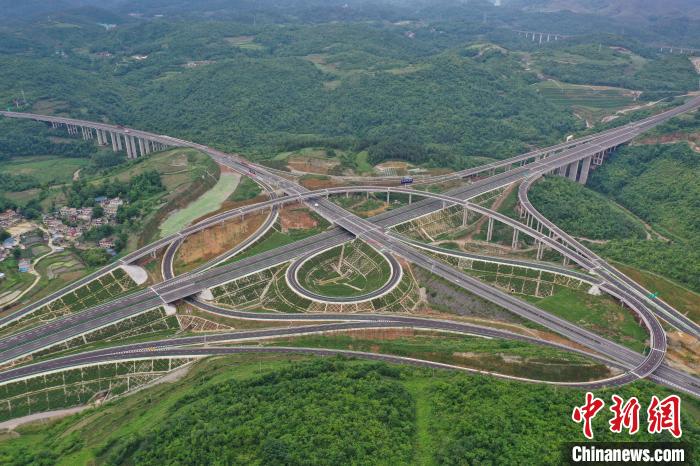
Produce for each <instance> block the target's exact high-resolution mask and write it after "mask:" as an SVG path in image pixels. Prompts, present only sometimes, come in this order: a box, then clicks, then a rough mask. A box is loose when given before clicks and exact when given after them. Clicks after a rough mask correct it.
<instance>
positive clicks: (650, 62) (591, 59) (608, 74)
mask: <svg viewBox="0 0 700 466" xmlns="http://www.w3.org/2000/svg"><path fill="white" fill-rule="evenodd" d="M581 40H582V39H579V40H576V41H572V42H579V41H581ZM644 52H645V54H644V55H645V56H640V55H636V54H634V53H632V52H631V51H629V50H626V49H623V48H618V47H610V46H608V45H603V44H596V43H590V42H588V41H585V42H581V43H574V44H572V45H566V46H563V47H560V48H558V49H553V50H552V49H547V50H543V51H541V52H539V53H537V54H535V60H536V62H537V64H538V65H539V67H540V68H541V70H542V72H543V73H544V74H545V75H547V76H552V77H555V78H557V79H560V80H562V81H565V82H569V83H574V84H597V85H602V86H615V87H622V88H627V89H634V90H639V91H644V94H643V97H644V98H646V99H647V100H651V99H654V98H662V97H669V96H672V95H677V94H683V93H685V92H687V91H689V90H692V89H694V88H695V87H696V86H697V74H696V72H695V69H694V67H693V64H692V63H691V62H690V60H688V57H687V56H684V55H663V56H658V57H655V58H653V59H652V56H651V55H650V54H649V50H645V51H644Z"/></svg>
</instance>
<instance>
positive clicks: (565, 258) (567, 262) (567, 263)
mask: <svg viewBox="0 0 700 466" xmlns="http://www.w3.org/2000/svg"><path fill="white" fill-rule="evenodd" d="M564 265H569V258H568V257H566V256H564Z"/></svg>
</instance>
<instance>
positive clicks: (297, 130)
mask: <svg viewBox="0 0 700 466" xmlns="http://www.w3.org/2000/svg"><path fill="white" fill-rule="evenodd" d="M273 3H274V2H272V1H265V2H247V1H242V0H241V1H235V2H225V1H215V0H207V1H204V2H196V6H197V8H196V9H192V11H190V10H187V9H184V10H183V11H181V12H180V13H176V12H172V13H168V11H170V10H169V8H170V6H169V5H172V4H175V5H177V4H179V3H178V2H162V1H148V2H138V3H137V2H121V1H116V0H115V1H114V2H109V3H106V4H104V5H101V6H103V8H97V7H96V6H95V5H94V4H92V3H91V2H89V1H87V0H86V1H78V0H70V1H69V0H66V3H65V5H66V6H65V8H64V9H60V8H59V7H56V8H57V9H58V10H59V11H53V10H52V11H51V12H50V14H49V13H48V12H47V14H46V15H39V14H38V13H37V12H41V11H45V9H44V10H42V8H39V7H36V8H30V7H27V9H26V10H27V11H30V10H31V11H32V12H34V13H37V15H34V16H32V15H30V14H28V13H27V14H26V15H24V16H22V15H19V14H17V15H14V16H17V17H20V18H21V20H16V21H12V22H9V23H8V24H6V25H4V26H3V27H1V28H0V104H2V106H3V108H7V107H11V108H18V109H21V110H29V111H34V112H38V113H53V114H63V115H70V116H75V117H81V118H87V119H96V120H104V121H110V122H115V123H118V124H125V125H130V126H134V127H138V128H143V129H146V130H151V131H155V132H159V133H165V134H171V135H173V136H178V137H182V138H186V139H191V140H195V141H198V142H202V143H207V144H213V145H216V146H218V147H220V148H222V149H225V150H232V151H239V152H243V153H245V154H246V155H248V156H251V157H254V158H258V159H260V158H272V157H274V156H275V155H277V154H279V153H280V152H284V151H290V150H295V149H299V148H304V147H321V148H325V149H334V150H340V151H341V153H343V154H347V153H352V154H357V153H360V152H364V151H367V153H368V154H369V155H368V157H369V159H368V160H369V162H370V163H377V162H380V161H382V160H386V159H390V158H402V159H405V160H407V161H410V162H414V163H417V164H428V165H434V166H440V167H444V168H461V167H464V166H467V165H470V164H473V163H477V162H479V163H480V162H483V157H490V158H496V159H498V158H504V157H507V156H511V155H514V154H517V153H521V152H523V151H526V150H528V149H531V148H533V147H536V146H545V145H549V144H552V143H555V142H559V141H561V140H562V139H564V138H565V137H566V136H568V135H570V134H572V133H574V132H576V131H579V130H583V129H584V128H585V127H586V125H587V124H588V125H590V124H591V123H590V121H589V120H591V121H593V120H594V119H591V118H589V116H588V114H587V113H590V108H591V106H593V107H595V105H597V104H598V103H597V102H598V101H596V100H595V99H597V98H598V96H596V95H593V96H592V97H593V98H595V99H593V100H591V99H590V98H589V96H588V94H591V93H593V94H594V93H595V92H597V90H596V89H594V88H589V89H585V90H584V94H585V93H588V94H585V95H583V97H581V94H580V89H578V88H577V89H576V90H575V93H579V94H576V95H573V94H572V95H573V100H571V99H569V97H566V96H565V97H566V98H564V99H562V98H561V95H559V94H557V93H554V92H552V89H554V88H553V87H551V86H550V87H549V88H547V89H545V88H544V87H543V86H541V85H547V86H549V85H550V83H551V82H555V81H562V82H568V83H571V85H581V84H585V85H590V84H595V85H606V86H616V89H614V90H612V91H609V92H614V93H615V92H616V93H618V94H619V95H621V96H623V99H622V104H621V105H625V104H629V105H631V104H633V103H634V102H633V101H632V97H630V96H633V95H634V96H635V97H634V99H635V100H637V99H639V100H642V101H645V102H647V101H652V100H658V99H662V98H671V97H672V96H675V95H679V94H683V93H685V92H687V91H689V90H691V89H694V88H695V87H696V86H697V76H696V74H695V71H694V69H693V67H692V64H691V63H690V61H689V60H688V59H687V58H686V57H681V56H673V57H668V56H663V55H661V54H659V53H658V50H656V49H655V48H653V47H651V46H650V45H649V44H648V43H646V42H644V41H640V40H637V39H635V37H636V36H634V34H632V36H631V37H624V38H623V37H619V36H611V35H605V34H603V35H595V36H591V35H586V34H583V33H582V31H583V29H581V25H583V24H585V25H586V28H588V29H589V30H590V29H591V28H593V26H596V27H598V26H600V30H601V31H609V30H615V28H616V27H618V26H619V25H618V24H617V23H614V22H612V23H611V22H610V21H609V20H605V19H590V18H588V17H579V16H576V15H572V14H556V15H554V16H550V15H542V14H533V13H527V14H516V13H515V12H514V11H513V10H507V9H498V8H494V7H493V6H492V5H490V4H488V2H483V3H478V2H477V3H474V4H473V5H471V4H470V5H471V7H470V8H466V7H465V6H464V5H461V4H457V3H455V2H450V1H444V2H440V3H437V4H434V5H433V8H428V7H427V3H426V2H399V4H395V3H382V2H357V3H355V2H350V3H348V4H347V6H345V5H344V4H343V5H340V6H337V5H336V6H332V5H326V4H325V3H324V2H318V1H311V0H296V1H293V2H288V3H285V4H284V6H282V7H280V6H275V5H276V3H274V4H273ZM189 4H190V5H195V2H190V3H189ZM58 5H61V4H58ZM85 5H87V6H85ZM54 6H56V5H54ZM234 6H238V7H240V8H233V7H234ZM8 10H11V11H14V12H15V13H17V12H25V9H22V8H19V7H17V6H8ZM195 10H196V11H195ZM14 16H13V17H14ZM553 20H555V21H556V24H557V27H558V28H561V29H562V30H563V29H566V30H567V32H569V31H571V33H572V34H573V33H575V34H576V35H572V36H571V37H570V38H569V39H567V40H566V41H560V42H558V43H556V44H554V43H551V44H548V45H547V46H546V47H544V46H540V45H539V44H538V43H533V41H532V40H531V39H526V38H524V37H523V36H522V35H519V34H518V33H517V30H518V29H519V28H537V27H540V26H542V25H551V24H552V21H553ZM591 22H593V23H594V24H591ZM618 29H619V28H618ZM637 32H638V31H637ZM635 34H636V33H635ZM644 37H645V36H643V35H642V36H639V38H640V39H644ZM699 43H700V41H699ZM568 83H567V84H566V85H569V84H568ZM555 85H556V86H560V84H558V83H557V84H555ZM555 85H552V86H555ZM557 89H558V88H557ZM567 99H569V100H567ZM577 99H578V100H577ZM593 113H595V111H594V112H593ZM596 118H598V117H596Z"/></svg>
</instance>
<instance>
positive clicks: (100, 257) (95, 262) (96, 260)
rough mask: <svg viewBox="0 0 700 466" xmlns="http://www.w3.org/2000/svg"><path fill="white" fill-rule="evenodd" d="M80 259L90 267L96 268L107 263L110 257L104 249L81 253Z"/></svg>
mask: <svg viewBox="0 0 700 466" xmlns="http://www.w3.org/2000/svg"><path fill="white" fill-rule="evenodd" d="M81 257H82V258H83V260H84V261H85V263H86V264H87V265H89V266H90V267H97V266H100V265H105V264H107V263H109V261H110V260H111V257H110V255H109V254H107V251H105V250H104V249H99V248H93V249H88V250H87V251H83V252H82V253H81Z"/></svg>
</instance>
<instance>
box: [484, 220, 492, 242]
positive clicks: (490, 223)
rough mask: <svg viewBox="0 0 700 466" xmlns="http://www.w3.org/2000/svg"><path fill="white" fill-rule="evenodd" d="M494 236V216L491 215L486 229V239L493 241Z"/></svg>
mask: <svg viewBox="0 0 700 466" xmlns="http://www.w3.org/2000/svg"><path fill="white" fill-rule="evenodd" d="M491 238H493V217H489V226H488V229H487V230H486V241H491Z"/></svg>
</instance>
